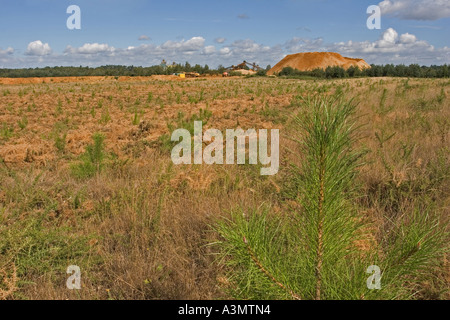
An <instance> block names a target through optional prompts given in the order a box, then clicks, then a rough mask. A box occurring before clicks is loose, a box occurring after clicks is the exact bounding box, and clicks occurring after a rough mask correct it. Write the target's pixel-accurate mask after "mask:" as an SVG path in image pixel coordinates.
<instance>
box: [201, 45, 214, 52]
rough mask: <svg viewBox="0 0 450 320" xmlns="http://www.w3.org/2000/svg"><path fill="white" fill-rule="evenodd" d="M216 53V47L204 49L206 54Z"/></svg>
mask: <svg viewBox="0 0 450 320" xmlns="http://www.w3.org/2000/svg"><path fill="white" fill-rule="evenodd" d="M214 52H216V47H214V46H206V47H205V49H203V53H204V54H213V53H214Z"/></svg>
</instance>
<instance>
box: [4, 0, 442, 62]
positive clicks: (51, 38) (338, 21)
mask: <svg viewBox="0 0 450 320" xmlns="http://www.w3.org/2000/svg"><path fill="white" fill-rule="evenodd" d="M374 4H375V5H380V7H381V8H382V16H381V29H380V30H369V29H368V28H367V27H366V20H367V18H368V16H369V15H368V14H367V13H366V10H367V7H368V6H370V5H374ZM69 5H78V6H79V7H80V9H81V30H69V29H68V28H67V27H66V20H67V18H68V17H69V16H70V14H67V13H66V9H67V7H68V6H69ZM0 30H1V31H0V67H7V68H8V67H11V68H12V67H37V66H46V65H92V66H96V65H102V64H127V65H130V64H133V65H144V66H148V65H153V64H158V63H159V61H161V59H163V58H165V59H167V60H169V61H172V60H173V61H176V62H182V63H184V62H185V61H190V62H191V63H200V64H206V63H207V64H209V65H211V66H213V67H216V66H217V65H218V64H223V65H230V64H237V63H238V62H240V61H242V60H247V61H252V62H253V61H255V62H257V63H259V64H260V65H263V66H265V65H267V64H271V65H274V64H275V63H276V62H278V61H279V60H280V59H281V58H283V57H284V56H285V55H286V54H291V53H296V52H306V51H336V52H339V53H341V54H343V55H344V56H351V57H356V58H364V59H365V60H366V61H367V62H369V63H379V64H383V63H407V64H408V63H419V64H426V65H429V64H443V63H450V49H449V48H448V47H449V46H450V43H449V42H450V41H449V39H450V37H449V36H448V35H449V34H450V1H448V0H385V1H381V2H380V0H374V1H373V0H239V1H238V0H226V1H224V0H221V1H216V0H210V1H204V0H191V1H178V0H177V1H174V0H167V1H152V0H128V1H119V0H70V1H67V0H2V2H1V4H0ZM140 37H141V40H139V38H140Z"/></svg>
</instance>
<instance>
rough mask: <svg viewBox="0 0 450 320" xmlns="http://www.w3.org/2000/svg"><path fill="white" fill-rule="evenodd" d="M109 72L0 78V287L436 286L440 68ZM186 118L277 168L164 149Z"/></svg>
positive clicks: (189, 291) (442, 144) (262, 291)
mask: <svg viewBox="0 0 450 320" xmlns="http://www.w3.org/2000/svg"><path fill="white" fill-rule="evenodd" d="M442 68H444V67H442ZM75 69H76V68H75ZM419 69H421V68H419ZM55 70H58V69H55ZM89 70H94V69H88V71H89ZM439 70H441V69H439ZM442 70H443V69H442ZM437 71H438V70H436V72H437ZM2 72H3V71H2ZM347 72H348V71H347ZM439 72H440V71H439ZM3 75H4V74H3ZM286 76H289V75H286ZM122 80H123V81H120V79H119V80H117V79H115V78H114V77H107V78H105V77H100V78H88V77H87V78H85V79H79V80H77V81H74V82H68V83H62V82H57V81H54V82H46V83H43V82H41V79H39V82H36V83H33V82H29V83H26V82H25V81H24V82H22V84H0V299H85V298H91V299H228V298H245V299H252V298H282V299H319V298H320V299H448V298H449V291H448V289H449V282H450V272H449V270H450V269H449V261H448V253H449V243H450V241H449V240H450V239H449V233H448V231H449V224H448V223H449V219H448V218H449V216H450V211H449V210H450V209H449V208H450V207H449V203H450V157H449V154H450V153H449V141H450V120H449V119H450V108H449V106H450V104H449V98H448V97H449V94H450V81H449V79H415V78H396V77H382V78H363V77H362V78H355V79H331V80H329V79H318V78H317V79H311V80H301V79H287V78H271V77H251V78H237V77H233V78H199V79H188V80H181V79H178V80H174V81H172V80H167V79H165V78H164V77H159V76H158V77H150V78H143V79H142V78H140V79H138V78H127V79H122ZM0 83H1V82H0ZM195 120H201V121H203V123H204V128H205V129H207V128H217V129H219V130H222V131H223V130H225V129H233V128H237V127H241V128H242V129H250V128H256V129H280V170H279V172H278V174H277V175H274V176H261V175H260V166H259V165H249V164H244V165H206V164H202V165H179V166H176V165H174V164H173V163H172V160H171V157H170V150H171V148H172V146H173V142H172V141H171V140H170V135H171V133H172V132H173V130H175V129H178V128H185V129H187V130H189V132H191V131H192V130H193V122H194V121H195ZM70 265H77V266H79V267H80V269H81V277H82V278H81V279H82V280H81V281H82V289H81V290H68V289H67V288H66V285H65V284H66V280H67V278H68V276H69V275H67V274H66V270H67V267H68V266H70ZM371 266H378V267H379V268H380V272H381V279H380V289H379V290H378V289H374V290H370V289H368V288H367V281H366V280H367V278H369V276H371V274H368V273H366V271H367V270H368V269H369V267H371ZM369 270H375V269H373V268H372V269H369Z"/></svg>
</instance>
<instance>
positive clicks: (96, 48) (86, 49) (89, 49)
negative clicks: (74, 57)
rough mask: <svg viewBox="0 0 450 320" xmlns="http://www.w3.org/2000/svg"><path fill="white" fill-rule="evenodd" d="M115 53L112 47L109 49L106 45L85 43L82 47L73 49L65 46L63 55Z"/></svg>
mask: <svg viewBox="0 0 450 320" xmlns="http://www.w3.org/2000/svg"><path fill="white" fill-rule="evenodd" d="M114 51H115V48H114V47H110V46H109V45H108V44H105V43H103V44H99V43H85V44H84V45H83V46H82V47H79V48H73V47H71V46H67V47H66V50H64V53H66V54H68V53H70V54H98V53H109V54H110V53H113V52H114Z"/></svg>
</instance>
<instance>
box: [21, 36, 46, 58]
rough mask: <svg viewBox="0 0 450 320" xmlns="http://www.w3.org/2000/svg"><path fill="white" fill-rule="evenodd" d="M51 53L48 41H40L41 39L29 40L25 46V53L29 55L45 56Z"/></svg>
mask: <svg viewBox="0 0 450 320" xmlns="http://www.w3.org/2000/svg"><path fill="white" fill-rule="evenodd" d="M51 53H52V48H50V46H49V44H48V43H42V41H41V40H36V41H33V42H30V43H29V44H28V46H27V51H26V53H25V54H26V55H29V56H46V55H49V54H51Z"/></svg>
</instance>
